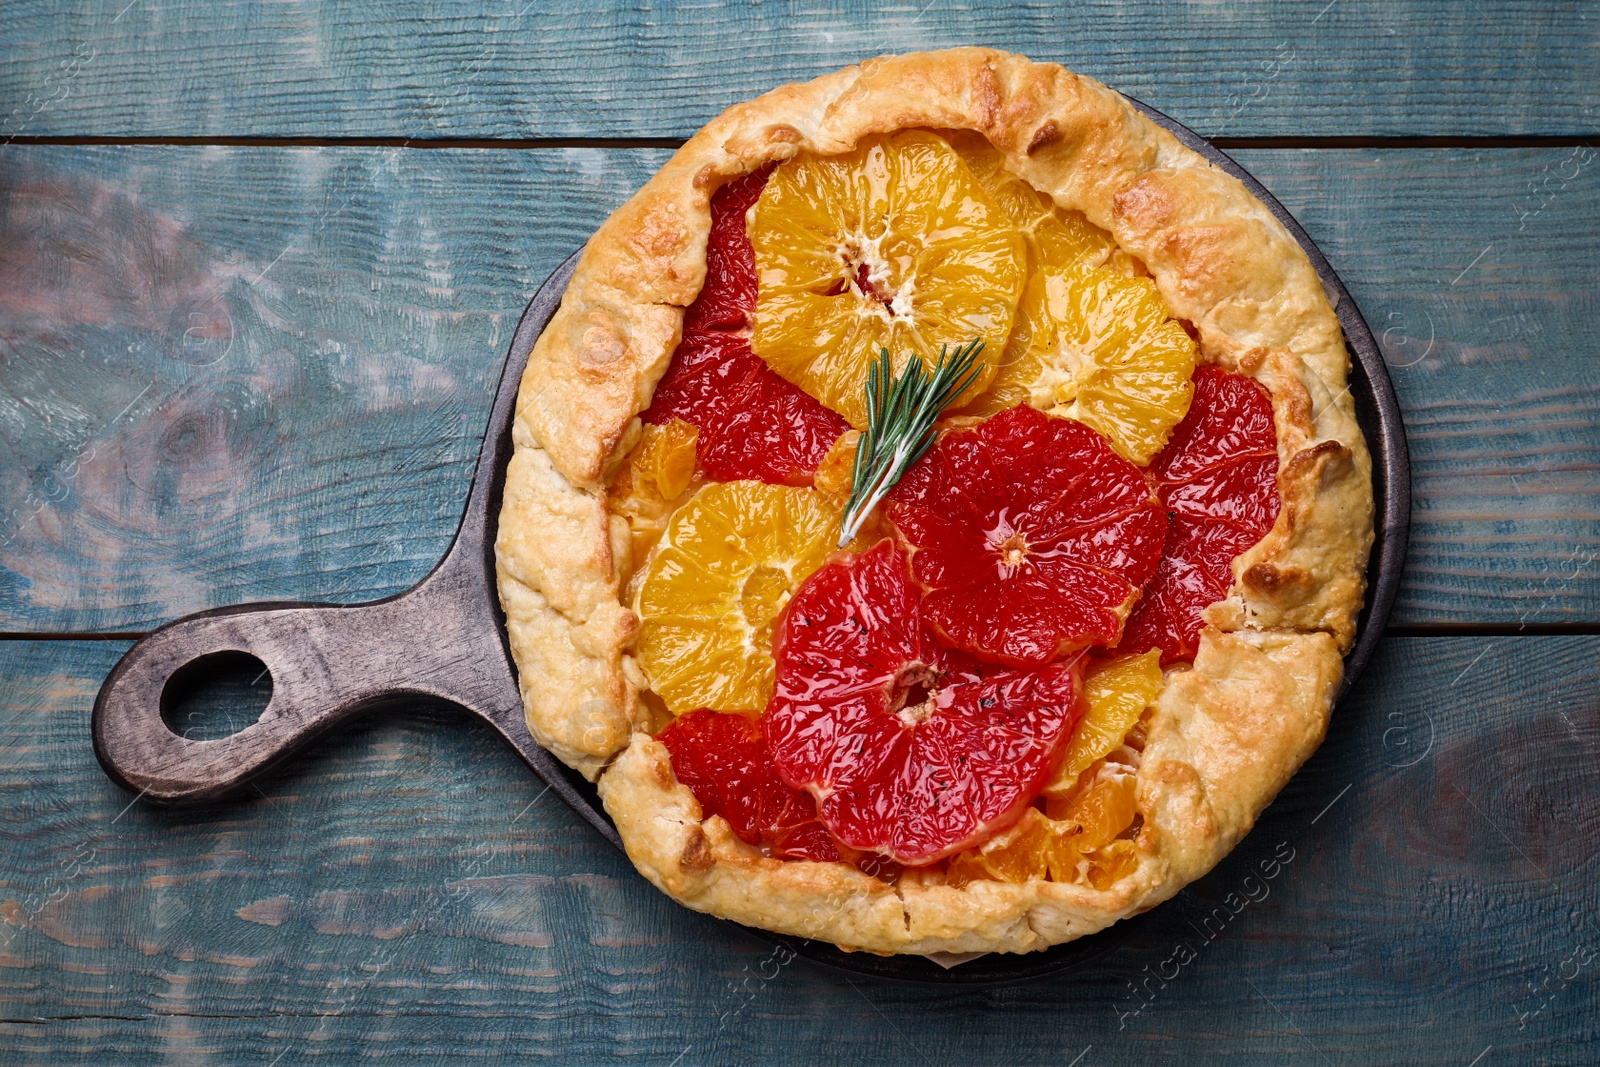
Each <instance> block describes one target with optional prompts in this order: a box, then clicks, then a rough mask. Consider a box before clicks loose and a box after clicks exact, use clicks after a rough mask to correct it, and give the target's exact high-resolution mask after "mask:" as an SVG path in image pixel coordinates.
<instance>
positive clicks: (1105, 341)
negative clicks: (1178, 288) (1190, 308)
mask: <svg viewBox="0 0 1600 1067" xmlns="http://www.w3.org/2000/svg"><path fill="white" fill-rule="evenodd" d="M951 144H952V145H953V146H954V147H955V149H956V152H957V154H959V155H960V156H961V159H962V161H963V162H965V163H966V164H967V169H968V172H969V173H971V174H972V176H973V178H974V179H975V180H976V181H977V182H978V184H979V185H981V186H983V188H984V191H985V192H987V193H988V194H989V197H990V199H992V200H993V201H994V202H995V204H996V205H997V206H998V207H999V208H1000V209H1001V210H1002V211H1003V212H1004V213H1005V214H1006V216H1007V218H1009V219H1010V220H1011V222H1012V224H1013V225H1014V226H1016V227H1017V228H1018V230H1020V231H1021V232H1022V233H1023V234H1025V235H1026V236H1027V238H1028V249H1029V275H1028V281H1027V283H1026V284H1025V286H1024V288H1023V293H1022V298H1021V301H1020V303H1019V305H1018V308H1017V324H1016V327H1015V329H1013V331H1012V334H1011V338H1010V340H1009V342H1008V343H1007V345H1006V348H1005V350H1004V351H1003V353H1002V354H1001V357H1000V364H999V368H998V370H997V372H996V374H995V377H994V380H993V382H991V383H990V385H989V388H988V389H987V390H986V391H985V392H984V393H983V394H982V395H981V396H978V397H976V398H975V399H974V400H973V401H972V402H971V403H970V404H968V405H967V406H966V408H965V409H963V410H962V414H965V415H992V414H994V413H995V412H997V411H1002V410H1004V409H1006V408H1008V407H1012V406H1014V405H1016V404H1032V405H1033V406H1035V407H1037V408H1041V409H1043V410H1045V411H1048V412H1050V413H1051V414H1053V415H1065V416H1067V417H1069V418H1075V419H1079V420H1080V421H1082V422H1085V423H1087V424H1088V425H1090V426H1092V427H1093V428H1094V429H1095V430H1097V431H1099V432H1100V433H1101V434H1102V435H1104V436H1105V437H1106V438H1107V439H1108V440H1109V441H1110V442H1111V444H1112V447H1114V448H1115V449H1116V450H1117V451H1118V452H1119V453H1121V454H1122V455H1123V456H1124V457H1125V458H1127V459H1129V460H1132V461H1133V462H1134V463H1137V464H1139V465H1140V466H1143V465H1144V464H1146V463H1148V462H1149V461H1150V457H1151V456H1153V455H1155V454H1156V453H1157V452H1159V451H1160V450H1161V447H1162V446H1163V445H1164V444H1166V442H1167V438H1168V437H1169V436H1170V435H1171V433H1172V428H1173V427H1174V426H1176V425H1177V424H1178V423H1179V422H1180V421H1182V419H1183V416H1184V415H1185V414H1186V413H1187V412H1188V410H1189V399H1190V397H1191V396H1192V395H1193V389H1192V387H1191V386H1190V385H1189V377H1190V375H1191V374H1193V372H1194V365H1195V356H1196V353H1195V344H1194V341H1193V339H1192V338H1190V336H1189V335H1188V333H1187V332H1186V331H1185V330H1184V329H1183V326H1182V325H1181V324H1180V323H1178V322H1177V321H1176V320H1174V319H1172V318H1171V317H1170V316H1169V315H1168V313H1167V306H1166V302H1165V301H1163V300H1162V298H1161V294H1160V293H1159V292H1158V291H1157V289H1156V285H1155V282H1153V281H1151V280H1150V279H1149V278H1146V277H1138V276H1134V275H1131V274H1129V272H1128V271H1127V270H1124V269H1119V265H1112V264H1110V263H1109V261H1110V260H1111V259H1112V258H1113V253H1114V252H1115V251H1116V244H1115V242H1113V240H1112V239H1111V235H1110V234H1108V233H1106V232H1105V231H1104V230H1101V229H1099V228H1098V227H1096V226H1094V225H1093V224H1092V223H1090V222H1089V220H1088V219H1086V218H1084V217H1083V215H1082V214H1081V213H1079V212H1077V211H1071V210H1067V209H1063V208H1059V207H1057V206H1055V204H1054V203H1053V202H1052V201H1051V199H1050V197H1049V196H1047V195H1046V194H1044V193H1041V192H1039V191H1038V190H1036V189H1034V188H1033V186H1031V185H1029V184H1028V183H1027V182H1026V181H1025V180H1023V179H1022V178H1020V177H1018V176H1017V175H1015V174H1012V173H1011V172H1010V171H1008V170H1006V169H1005V166H1004V157H1003V156H1002V155H1001V154H1000V153H999V152H998V151H997V150H996V149H994V148H993V147H992V146H991V145H990V144H989V142H988V141H986V140H985V139H984V138H983V137H982V136H980V135H978V134H973V133H958V134H952V135H951Z"/></svg>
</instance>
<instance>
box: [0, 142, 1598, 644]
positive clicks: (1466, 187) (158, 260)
mask: <svg viewBox="0 0 1600 1067" xmlns="http://www.w3.org/2000/svg"><path fill="white" fill-rule="evenodd" d="M1586 152H1587V150H1583V149H1566V148H1558V149H1517V150H1504V149H1502V150H1482V151H1471V150H1404V151H1376V150H1340V151H1283V150H1271V151H1252V152H1241V153H1238V155H1239V157H1240V159H1241V161H1242V162H1243V163H1244V164H1245V165H1246V166H1247V167H1249V168H1251V169H1252V170H1253V171H1254V172H1255V173H1256V174H1258V175H1259V176H1260V177H1261V178H1262V179H1263V180H1264V181H1265V182H1266V184H1267V185H1268V186H1269V187H1271V188H1273V189H1274V190H1275V191H1276V192H1277V193H1278V195H1280V196H1281V197H1282V199H1283V200H1284V202H1285V203H1286V204H1287V205H1288V206H1289V208H1290V209H1291V210H1292V211H1294V212H1295V213H1296V214H1297V215H1298V216H1299V217H1300V218H1301V220H1302V221H1303V222H1304V223H1305V224H1306V226H1307V228H1308V229H1309V230H1310V232H1311V234H1312V236H1313V238H1314V239H1316V240H1317V241H1318V242H1319V243H1320V244H1321V246H1322V247H1323V249H1324V250H1325V251H1326V252H1327V254H1328V256H1329V257H1330V259H1331V261H1332V262H1333V264H1334V266H1335V267H1336V268H1337V269H1338V270H1339V271H1340V272H1341V274H1342V275H1343V277H1344V279H1345V281H1346V283H1347V284H1348V285H1349V287H1350V289H1351V290H1352V292H1353V293H1354V294H1355V298H1356V300H1357V302H1358V303H1359V304H1360V306H1361V307H1362V308H1363V310H1364V311H1365V314H1366V316H1367V319H1368V321H1369V323H1370V324H1371V325H1372V327H1373V329H1374V331H1375V332H1376V333H1377V334H1379V335H1380V337H1382V339H1383V342H1384V347H1385V351H1386V356H1387V357H1388V358H1389V359H1390V361H1391V367H1392V373H1393V375H1394V379H1395V384H1396V387H1397V389H1398V392H1399V395H1400V399H1401V402H1402V404H1403V405H1404V407H1405V410H1406V418H1407V425H1408V428H1409V432H1410V435H1411V444H1412V450H1413V460H1414V463H1415V505H1414V522H1415V525H1414V528H1413V534H1412V537H1413V540H1412V550H1411V559H1410V567H1409V570H1408V576H1407V580H1406V584H1405V586H1404V587H1403V589H1402V591H1401V598H1400V602H1399V606H1398V609H1397V611H1396V613H1395V617H1394V621H1396V622H1399V623H1434V622H1460V621H1466V622H1485V623H1500V624H1516V623H1523V622H1529V623H1560V622H1594V621H1596V620H1600V563H1597V558H1600V399H1597V398H1600V360H1596V358H1595V357H1596V354H1597V347H1600V345H1597V341H1600V327H1597V326H1596V322H1597V321H1600V314H1597V312H1600V307H1597V306H1596V293H1597V292H1600V265H1597V263H1596V260H1595V258H1594V255H1593V249H1594V247H1595V246H1596V243H1597V241H1600V197H1596V196H1595V195H1594V189H1595V187H1596V186H1595V183H1596V182H1597V181H1600V159H1596V158H1595V156H1594V154H1593V153H1588V154H1585V153H1586ZM665 154H666V153H665V152H663V151H659V150H600V149H559V150H541V151H535V152H527V151H521V152H519V151H510V150H438V151H428V152H419V151H404V150H398V149H351V148H344V149H284V148H248V149H247V148H175V147H167V148H148V147H147V148H87V147H48V148H47V147H21V146H12V147H10V148H7V149H4V150H0V182H4V193H3V200H0V210H3V216H0V244H3V247H5V248H6V249H8V253H7V255H6V256H5V257H3V258H0V346H3V347H0V356H3V358H4V360H5V362H4V368H5V370H4V374H3V375H0V500H4V501H6V503H7V505H8V506H9V510H8V511H6V512H4V513H0V627H3V628H5V629H10V630H13V631H17V630H21V631H57V632H71V631H79V632H83V631H89V632H97V631H107V630H117V629H128V630H143V629H147V628H149V627H151V626H153V625H155V624H157V623H159V622H162V621H165V620H167V619H170V618H173V617H176V616H178V615H182V614H186V613H189V612H192V611H197V610H201V609H204V608H208V607H215V606H221V605H226V604H233V603H241V602H245V601H252V600H265V599H292V598H303V599H319V600H324V599H325V600H338V601H345V602H349V601H357V600H365V599H371V598H375V597H379V596H383V595H387V594H389V593H393V592H397V591H399V590H401V589H404V588H406V587H407V586H409V585H411V584H412V583H414V582H415V581H417V580H419V579H420V578H421V577H422V575H423V574H425V573H426V572H427V570H428V569H429V567H431V566H432V565H433V563H434V562H435V561H436V560H437V559H438V558H439V557H440V556H441V555H442V554H443V552H444V550H445V547H446V546H447V545H448V543H449V539H450V536H451V534H452V532H453V531H454V529H455V526H456V523H457V520H458V517H459V515H460V513H461V507H462V504H463V502H464V500H465V499H466V495H467V489H468V483H469V481H470V477H471V471H472V464H473V462H474V460H475V457H476V455H477V451H478V445H479V439H480V435H481V433H482V428H483V425H484V423H485V421H486V419H487V414H488V407H489V402H490V398H491V393H492V390H493V385H494V382H495V380H496V376H497V374H498V373H499V367H500V364H501V362H502V360H503V359H504V357H505V352H506V350H507V348H508V346H509V342H510V337H511V332H512V329H513V327H514V325H515V323H516V320H517V317H518V316H519V315H520V314H521V311H522V308H523V306H524V304H525V302H526V300H527V299H528V296H529V295H530V294H531V292H532V291H533V290H534V289H535V288H537V286H538V284H539V283H540V282H541V281H542V280H543V279H544V277H545V276H546V274H547V273H548V272H549V271H550V270H551V269H553V268H554V267H555V265H556V264H557V263H559V262H560V261H561V259H562V258H564V256H565V255H566V254H567V253H569V252H570V251H571V250H572V249H574V248H576V247H578V246H579V245H580V244H581V243H582V242H583V240H584V239H585V238H586V237H587V235H588V234H589V233H590V232H591V231H592V229H593V228H594V227H595V226H596V225H597V224H598V223H599V222H600V220H602V219H603V218H604V217H605V216H606V215H607V214H608V213H609V212H610V211H611V210H612V209H613V208H614V207H615V206H616V205H617V204H618V203H620V202H621V201H622V200H624V199H625V198H626V197H627V196H628V195H629V194H630V193H631V192H632V190H633V189H634V188H636V187H637V186H638V185H639V184H640V183H642V182H643V181H644V180H645V178H646V177H647V176H648V175H649V174H650V173H651V172H652V171H653V170H654V168H655V167H657V166H659V165H660V163H661V161H662V160H663V159H664V158H665Z"/></svg>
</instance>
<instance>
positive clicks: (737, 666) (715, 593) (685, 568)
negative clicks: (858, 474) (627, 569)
mask: <svg viewBox="0 0 1600 1067" xmlns="http://www.w3.org/2000/svg"><path fill="white" fill-rule="evenodd" d="M838 535H839V511H838V509H837V508H836V507H834V506H833V505H831V504H830V503H829V501H828V500H827V498H826V497H824V496H823V495H822V494H820V493H818V492H816V491H815V490H812V489H801V488H796V487H793V486H786V485H768V484H766V483H764V482H754V481H739V482H714V483H712V484H710V485H707V486H705V487H704V488H702V489H701V490H700V491H699V492H698V493H696V494H695V495H694V496H692V497H690V498H689V500H688V501H687V502H685V503H684V504H683V505H681V506H680V507H679V508H678V509H677V510H676V511H674V512H673V513H672V517H671V519H669V520H668V522H667V527H666V532H665V534H664V535H663V536H662V538H661V543H660V544H659V545H657V547H656V550H655V552H654V554H653V555H652V556H651V558H650V563H649V567H648V569H647V570H646V572H645V576H644V580H643V581H642V582H641V583H640V585H639V593H638V596H637V598H636V601H635V603H636V607H635V611H637V613H638V615H639V637H638V642H637V651H638V657H639V666H640V667H641V668H643V670H644V673H645V676H646V677H647V678H648V679H649V682H650V688H651V689H652V690H653V691H654V692H655V693H656V694H657V695H658V696H660V697H661V699H662V700H663V701H664V702H665V703H666V705H667V708H668V709H669V710H670V711H671V712H672V713H673V714H674V715H681V714H683V713H684V712H686V711H693V710H695V709H697V708H710V709H712V710H714V711H740V710H748V711H759V710H761V709H762V708H764V707H766V704H767V700H768V698H769V697H770V696H771V694H772V671H773V666H772V626H773V622H774V620H776V619H777V617H778V613H779V612H780V611H782V610H783V607H784V605H785V604H787V603H788V602H789V597H790V595H791V594H792V593H793V592H794V590H795V588H796V587H797V586H798V585H799V584H800V583H801V582H802V581H804V580H805V579H806V577H807V576H808V575H810V574H811V572H812V571H814V570H816V569H817V568H818V567H819V566H821V565H822V562H823V561H824V560H825V559H826V558H827V557H828V554H829V553H830V552H832V551H833V547H834V541H835V540H836V539H837V537H838Z"/></svg>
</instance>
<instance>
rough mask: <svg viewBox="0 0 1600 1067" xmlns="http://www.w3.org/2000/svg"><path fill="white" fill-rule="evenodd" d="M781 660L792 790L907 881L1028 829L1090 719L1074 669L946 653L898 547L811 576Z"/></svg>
mask: <svg viewBox="0 0 1600 1067" xmlns="http://www.w3.org/2000/svg"><path fill="white" fill-rule="evenodd" d="M775 650H776V657H777V680H776V685H775V688H774V692H773V698H772V702H771V704H769V705H768V708H767V713H766V716H765V718H764V720H763V725H764V729H765V731H766V736H767V743H768V745H769V746H770V748H771V750H772V755H773V760H774V762H775V764H776V766H777V769H778V774H779V776H780V777H781V778H783V780H784V781H785V782H787V783H788V784H789V785H791V786H794V787H796V788H804V789H806V790H808V791H809V792H810V793H811V794H812V796H814V797H815V798H816V800H817V813H818V817H819V818H820V819H821V820H822V822H823V824H824V825H826V826H827V828H828V830H829V831H830V832H832V834H833V835H834V837H835V838H837V839H838V840H839V841H841V842H842V843H843V844H844V845H846V846H848V847H850V848H852V849H857V850H860V851H862V852H874V853H878V854H880V855H883V856H887V857H889V858H890V859H891V860H893V861H894V862H896V863H899V864H903V865H905V866H908V867H915V866H923V865H926V864H929V863H933V862H935V861H936V860H939V859H942V858H943V857H945V856H948V855H950V854H951V853H954V852H958V851H960V850H961V849H963V848H966V847H968V846H969V845H972V844H973V843H975V842H978V841H982V840H984V839H985V838H987V837H988V836H989V835H991V834H993V833H995V832H996V831H998V830H1000V829H1003V828H1004V827H1006V826H1007V825H1009V824H1010V823H1012V822H1013V821H1015V820H1016V819H1017V818H1018V817H1019V816H1020V815H1021V814H1022V812H1023V811H1024V810H1025V809H1027V806H1028V804H1029V803H1030V802H1031V801H1032V800H1033V798H1034V797H1035V796H1036V795H1037V794H1038V792H1039V790H1040V788H1041V787H1042V786H1043V785H1044V784H1045V782H1046V780H1047V779H1048V778H1049V775H1050V771H1051V770H1052V768H1053V767H1054V766H1055V762H1056V756H1057V753H1058V752H1059V751H1060V749H1061V746H1062V745H1063V744H1064V743H1065V742H1066V739H1067V738H1068V736H1070V734H1071V733H1072V728H1073V725H1074V724H1075V723H1076V722H1077V720H1078V717H1079V715H1080V714H1081V700H1080V695H1079V670H1078V666H1077V662H1076V660H1074V661H1071V662H1062V663H1056V664H1051V665H1047V666H1043V667H1038V668H1035V669H1033V670H1027V671H1018V670H1006V669H995V668H991V667H985V666H983V665H981V664H979V663H978V662H977V661H975V660H973V659H971V658H970V657H967V656H963V655H960V654H959V653H952V652H950V651H949V650H947V649H943V648H941V647H940V646H939V644H938V642H936V641H935V640H934V637H933V634H932V633H931V632H930V630H929V629H928V627H927V626H926V625H925V624H924V623H923V621H922V615H921V606H920V603H919V597H918V595H917V591H916V589H915V588H914V587H913V586H912V584H911V581H910V578H909V575H908V573H907V563H906V558H905V556H904V555H903V554H902V553H901V551H900V550H899V548H898V547H897V546H896V545H895V544H894V543H893V542H892V541H888V540H885V541H880V542H879V543H878V544H877V545H875V546H873V547H872V548H870V549H868V550H867V551H866V552H864V553H862V554H860V555H857V556H849V555H843V556H838V557H835V558H834V559H832V560H830V561H829V562H828V563H826V564H824V565H823V566H822V567H820V568H819V569H818V570H817V571H816V572H815V573H814V574H812V576H811V577H810V579H808V580H807V581H806V583H805V584H804V585H803V586H801V588H800V589H799V591H798V592H796V594H795V596H794V599H793V600H792V601H791V602H790V604H789V607H788V609H787V610H786V611H785V612H784V614H783V617H782V619H781V620H780V622H779V625H778V631H777V637H776V646H775Z"/></svg>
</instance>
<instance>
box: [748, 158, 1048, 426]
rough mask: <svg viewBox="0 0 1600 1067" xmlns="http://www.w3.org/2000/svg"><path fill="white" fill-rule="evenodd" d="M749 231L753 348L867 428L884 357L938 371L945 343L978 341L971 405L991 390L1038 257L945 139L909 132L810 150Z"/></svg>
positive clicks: (781, 172) (770, 187) (788, 165)
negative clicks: (869, 395)
mask: <svg viewBox="0 0 1600 1067" xmlns="http://www.w3.org/2000/svg"><path fill="white" fill-rule="evenodd" d="M749 232H750V242H751V245H752V247H753V248H754V250H755V261H756V277H757V281H758V288H757V295H756V308H755V315H754V331H753V336H752V339H751V344H752V347H753V348H754V349H755V351H756V354H757V355H759V356H761V358H762V359H764V360H766V361H767V364H768V365H769V366H770V367H772V369H773V370H775V371H777V372H778V374H780V375H782V376H783V377H784V378H787V379H788V380H789V381H791V382H793V383H794V384H796V385H798V386H799V387H800V388H802V389H804V390H805V391H806V392H808V393H810V394H811V395H812V396H814V397H816V398H817V399H818V400H820V401H821V402H822V403H823V404H825V405H827V406H828V407H830V408H832V409H833V410H835V411H837V412H839V413H840V414H841V415H843V416H844V417H845V418H846V419H848V420H849V421H850V423H851V425H853V426H855V427H856V428H857V429H862V428H864V427H865V425H866V417H867V412H866V398H865V394H864V387H865V384H866V380H867V373H868V368H869V366H870V364H871V362H872V361H873V360H874V359H876V358H877V356H878V352H879V350H880V349H882V348H884V347H887V348H888V349H889V353H890V356H891V358H892V359H893V360H894V364H895V372H896V373H897V374H898V373H899V372H900V371H901V369H903V368H904V366H905V364H906V363H907V362H908V361H909V360H910V358H911V357H912V356H914V355H915V356H921V357H922V358H923V359H924V361H926V362H927V363H928V364H930V365H931V364H932V362H933V361H934V360H935V359H937V358H938V355H939V351H940V346H941V345H946V344H948V345H949V346H951V347H952V348H953V347H955V346H957V345H961V344H964V343H966V342H968V341H971V340H972V339H974V338H979V339H981V340H983V341H984V342H986V345H985V348H984V352H983V356H982V357H981V358H982V360H983V369H982V372H981V373H980V375H979V376H978V378H977V379H976V380H975V381H974V383H973V385H972V386H971V387H970V388H969V389H968V391H967V392H966V393H965V394H963V395H964V396H965V397H972V396H976V395H977V394H978V393H979V392H981V391H982V390H983V389H984V388H985V387H987V386H988V384H989V380H990V379H991V378H992V377H993V375H994V368H995V365H996V364H997V363H998V361H999V359H1000V355H1001V352H1002V350H1003V349H1004V347H1005V343H1006V339H1007V338H1008V337H1009V336H1010V334H1011V327H1012V321H1013V319H1014V318H1015V315H1016V307H1017V300H1018V299H1019V298H1020V297H1021V295H1022V287H1023V282H1024V280H1025V275H1026V271H1027V254H1026V250H1025V247H1024V240H1023V237H1022V235H1021V234H1020V233H1018V232H1017V229H1016V227H1015V226H1014V225H1012V223H1011V221H1010V219H1009V218H1008V217H1007V216H1006V214H1005V212H1003V211H1002V210H1001V209H1000V208H998V207H997V206H996V205H995V204H994V202H993V201H992V200H991V199H990V197H989V196H988V194H987V193H985V192H984V190H983V188H982V187H981V186H980V185H979V184H978V183H977V182H976V181H975V180H974V179H973V177H972V175H971V173H970V172H969V171H968V170H967V167H966V164H964V163H963V162H962V161H961V157H960V156H958V155H957V154H956V152H955V151H954V149H952V148H951V147H950V145H949V143H948V142H947V141H945V140H944V139H943V138H941V137H939V136H938V135H936V134H932V133H927V132H924V131H918V130H907V131H902V132H899V133H895V134H891V135H888V136H872V137H867V138H864V139H863V140H862V141H861V142H860V144H859V145H858V146H857V147H856V148H855V149H854V150H853V151H851V152H847V153H845V154H843V155H837V156H818V155H814V154H811V153H805V152H803V153H801V154H800V155H798V156H796V157H795V158H794V159H791V160H789V161H787V162H785V163H783V164H781V165H780V166H779V167H778V168H777V169H776V170H775V171H774V172H773V174H772V177H771V178H770V179H769V180H768V182H767V185H766V188H765V189H764V190H763V191H762V193H761V199H760V200H758V201H757V202H756V206H755V208H754V209H753V212H752V218H751V222H750V228H749ZM957 402H958V403H960V402H962V401H961V400H960V399H958V401H957Z"/></svg>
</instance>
